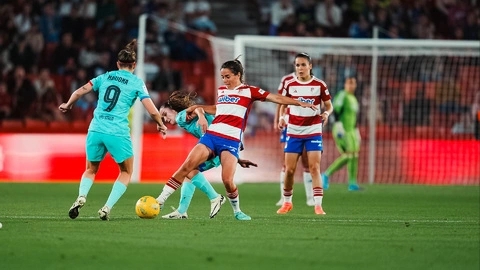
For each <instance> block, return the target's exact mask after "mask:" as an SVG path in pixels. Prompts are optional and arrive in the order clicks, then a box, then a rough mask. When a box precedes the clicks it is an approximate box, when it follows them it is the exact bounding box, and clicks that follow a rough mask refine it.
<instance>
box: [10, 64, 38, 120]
mask: <svg viewBox="0 0 480 270" xmlns="http://www.w3.org/2000/svg"><path fill="white" fill-rule="evenodd" d="M7 89H8V91H9V94H10V96H11V98H12V118H16V119H25V118H26V117H32V116H33V115H34V111H33V105H34V102H35V101H36V99H37V94H36V92H35V88H34V87H33V84H32V82H31V81H30V79H28V77H27V76H26V73H25V69H24V68H23V67H22V66H17V67H15V69H14V71H13V74H10V76H8V78H7Z"/></svg>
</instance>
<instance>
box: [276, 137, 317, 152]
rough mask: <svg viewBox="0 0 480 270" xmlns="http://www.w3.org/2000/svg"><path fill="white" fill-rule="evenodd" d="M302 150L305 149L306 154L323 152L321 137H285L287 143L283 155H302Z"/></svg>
mask: <svg viewBox="0 0 480 270" xmlns="http://www.w3.org/2000/svg"><path fill="white" fill-rule="evenodd" d="M303 148H305V150H306V151H307V152H310V151H323V141H322V136H321V135H318V136H312V137H307V138H292V137H287V142H286V143H285V148H284V150H283V151H284V152H285V153H298V154H302V152H303Z"/></svg>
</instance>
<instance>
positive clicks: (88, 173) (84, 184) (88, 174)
mask: <svg viewBox="0 0 480 270" xmlns="http://www.w3.org/2000/svg"><path fill="white" fill-rule="evenodd" d="M99 135H100V134H99V133H96V132H89V133H88V134H87V138H86V142H85V153H86V156H87V161H86V163H87V164H86V169H85V172H83V174H82V179H81V180H80V185H79V188H78V197H77V199H76V200H75V202H74V203H73V205H72V206H71V207H70V209H69V210H68V216H69V217H70V218H71V219H75V218H76V217H78V215H79V212H80V208H82V207H83V206H84V205H85V203H86V201H87V195H88V193H89V191H90V188H91V187H92V185H93V181H94V180H95V175H96V174H97V172H98V169H99V166H100V162H101V161H102V160H103V158H104V157H105V154H106V153H107V149H106V147H105V145H104V144H103V143H102V141H101V139H100V137H99Z"/></svg>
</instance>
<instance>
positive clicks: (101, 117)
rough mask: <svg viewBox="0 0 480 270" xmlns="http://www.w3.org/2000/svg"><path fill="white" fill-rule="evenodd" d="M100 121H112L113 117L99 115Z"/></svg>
mask: <svg viewBox="0 0 480 270" xmlns="http://www.w3.org/2000/svg"><path fill="white" fill-rule="evenodd" d="M99 118H100V119H103V120H107V121H113V119H114V117H113V116H111V115H100V117H99Z"/></svg>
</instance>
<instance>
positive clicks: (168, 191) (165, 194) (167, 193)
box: [157, 185, 175, 204]
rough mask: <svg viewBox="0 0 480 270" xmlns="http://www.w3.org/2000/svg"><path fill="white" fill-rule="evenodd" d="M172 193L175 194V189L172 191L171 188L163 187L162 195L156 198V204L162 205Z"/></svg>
mask: <svg viewBox="0 0 480 270" xmlns="http://www.w3.org/2000/svg"><path fill="white" fill-rule="evenodd" d="M173 192H175V189H173V188H172V187H170V186H167V185H165V186H163V190H162V193H160V195H159V196H158V197H157V202H158V203H160V204H164V203H165V201H166V200H167V199H168V197H170V195H172V193H173Z"/></svg>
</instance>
